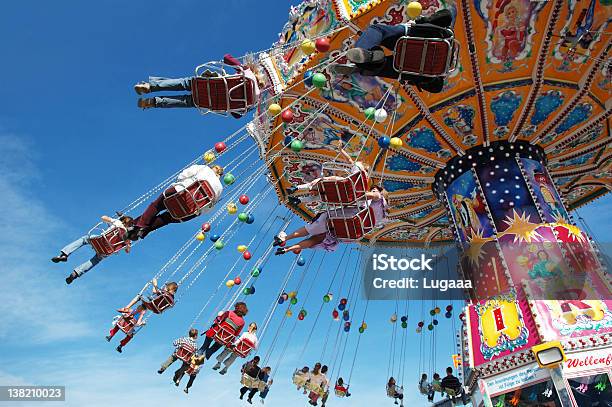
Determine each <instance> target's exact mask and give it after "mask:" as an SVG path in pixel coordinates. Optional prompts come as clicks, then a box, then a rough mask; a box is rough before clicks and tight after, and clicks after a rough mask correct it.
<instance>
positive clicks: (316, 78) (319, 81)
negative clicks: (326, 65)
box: [312, 72, 327, 89]
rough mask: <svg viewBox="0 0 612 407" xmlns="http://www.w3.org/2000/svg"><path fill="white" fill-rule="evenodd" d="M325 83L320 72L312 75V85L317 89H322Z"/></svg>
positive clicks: (323, 76) (324, 78)
mask: <svg viewBox="0 0 612 407" xmlns="http://www.w3.org/2000/svg"><path fill="white" fill-rule="evenodd" d="M326 83H327V78H326V77H325V75H323V74H322V73H321V72H317V73H316V74H314V75H312V85H313V86H314V87H315V88H317V89H322V88H323V87H324V86H325V84H326Z"/></svg>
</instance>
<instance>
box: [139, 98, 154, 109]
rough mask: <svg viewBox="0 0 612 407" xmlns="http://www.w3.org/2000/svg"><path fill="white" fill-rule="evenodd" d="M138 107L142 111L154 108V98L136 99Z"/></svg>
mask: <svg viewBox="0 0 612 407" xmlns="http://www.w3.org/2000/svg"><path fill="white" fill-rule="evenodd" d="M138 107H140V108H143V109H150V108H152V107H155V98H148V99H144V98H140V99H138Z"/></svg>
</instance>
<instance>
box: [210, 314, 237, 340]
mask: <svg viewBox="0 0 612 407" xmlns="http://www.w3.org/2000/svg"><path fill="white" fill-rule="evenodd" d="M237 332H238V326H237V325H236V324H235V323H234V321H232V320H231V319H229V318H226V319H224V320H223V321H221V322H220V323H219V325H217V327H216V332H215V336H214V339H215V341H216V342H218V343H220V344H221V345H224V346H228V345H229V344H231V343H232V341H233V340H234V338H236V333H237Z"/></svg>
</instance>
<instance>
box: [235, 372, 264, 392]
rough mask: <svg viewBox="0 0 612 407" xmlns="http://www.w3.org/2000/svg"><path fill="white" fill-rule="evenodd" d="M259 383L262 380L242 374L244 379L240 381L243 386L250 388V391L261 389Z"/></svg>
mask: <svg viewBox="0 0 612 407" xmlns="http://www.w3.org/2000/svg"><path fill="white" fill-rule="evenodd" d="M259 382H261V380H259V379H258V378H256V377H251V376H249V375H248V374H246V373H243V374H242V378H241V379H240V384H242V385H243V386H246V387H248V388H249V389H255V388H258V387H259Z"/></svg>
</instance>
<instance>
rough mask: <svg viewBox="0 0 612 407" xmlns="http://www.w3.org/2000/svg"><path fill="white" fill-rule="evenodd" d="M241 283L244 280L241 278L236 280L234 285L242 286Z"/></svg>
mask: <svg viewBox="0 0 612 407" xmlns="http://www.w3.org/2000/svg"><path fill="white" fill-rule="evenodd" d="M240 283H242V280H241V279H240V277H236V278H235V279H234V284H236V285H240Z"/></svg>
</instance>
